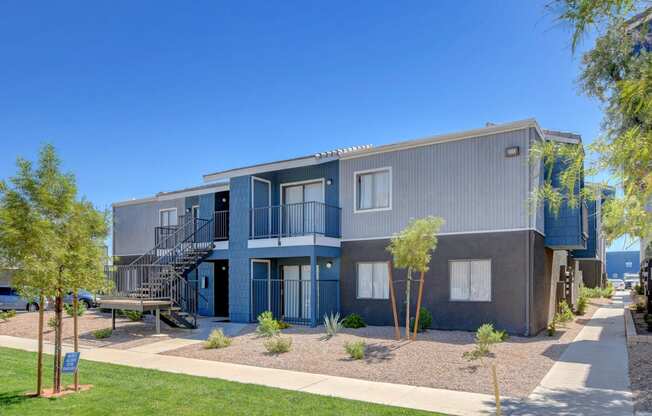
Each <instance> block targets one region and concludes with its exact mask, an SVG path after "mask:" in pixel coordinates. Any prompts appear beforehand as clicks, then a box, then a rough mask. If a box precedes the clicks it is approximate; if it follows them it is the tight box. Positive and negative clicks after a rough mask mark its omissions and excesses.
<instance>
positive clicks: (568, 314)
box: [555, 300, 573, 325]
mask: <svg viewBox="0 0 652 416" xmlns="http://www.w3.org/2000/svg"><path fill="white" fill-rule="evenodd" d="M572 320H573V311H572V310H571V308H570V306H568V303H567V302H566V301H565V300H562V301H560V302H559V312H557V314H556V315H555V321H556V323H557V324H561V325H564V324H566V323H568V322H571V321H572Z"/></svg>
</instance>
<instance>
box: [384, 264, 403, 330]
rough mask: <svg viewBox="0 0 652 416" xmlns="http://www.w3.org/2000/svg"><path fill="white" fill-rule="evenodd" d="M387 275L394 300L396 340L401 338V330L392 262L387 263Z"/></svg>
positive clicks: (390, 294) (390, 293) (392, 300)
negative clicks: (399, 327)
mask: <svg viewBox="0 0 652 416" xmlns="http://www.w3.org/2000/svg"><path fill="white" fill-rule="evenodd" d="M387 276H388V277H389V296H390V297H391V302H392V313H393V314H394V333H395V334H396V340H397V341H400V340H401V331H400V330H399V329H398V314H397V313H396V296H395V295H394V281H393V280H392V262H391V261H390V262H388V263H387Z"/></svg>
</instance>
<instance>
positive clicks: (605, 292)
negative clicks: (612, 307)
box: [602, 282, 615, 299]
mask: <svg viewBox="0 0 652 416" xmlns="http://www.w3.org/2000/svg"><path fill="white" fill-rule="evenodd" d="M614 291H615V289H614V285H613V283H611V282H607V285H606V286H605V287H604V288H603V289H602V296H603V297H605V298H607V299H611V297H612V296H613V295H614Z"/></svg>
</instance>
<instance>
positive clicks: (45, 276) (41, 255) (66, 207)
mask: <svg viewBox="0 0 652 416" xmlns="http://www.w3.org/2000/svg"><path fill="white" fill-rule="evenodd" d="M17 166H18V172H17V174H16V176H14V177H11V178H10V179H9V180H8V181H0V229H1V230H2V232H1V233H0V253H2V256H3V260H4V262H6V263H7V264H8V265H10V266H11V267H14V268H15V269H16V272H15V274H14V276H13V285H14V286H15V287H16V288H17V289H18V291H19V292H20V293H21V294H22V295H24V296H28V297H32V296H36V297H38V298H39V305H43V304H44V299H45V298H46V297H54V298H55V306H54V308H55V320H54V321H55V354H54V367H53V391H54V392H55V393H58V392H60V391H61V365H62V357H61V355H62V351H61V345H62V325H63V296H64V294H65V293H67V292H68V291H71V290H77V289H78V288H80V287H83V286H87V287H89V288H91V289H93V288H95V287H97V286H96V283H97V284H98V285H99V284H100V283H99V282H100V281H101V282H103V281H104V279H103V277H102V276H101V267H102V265H103V264H104V261H105V259H104V257H105V254H104V250H103V249H102V246H101V244H102V241H103V240H104V238H106V235H107V232H108V226H107V216H106V214H102V213H100V212H98V211H97V210H95V209H94V208H93V207H92V205H91V204H89V203H88V202H87V201H84V200H77V188H76V185H75V179H74V176H73V175H72V174H70V173H63V172H61V162H60V160H59V158H58V157H57V155H56V153H55V150H54V147H53V146H51V145H46V146H44V147H43V149H42V150H41V152H40V155H39V161H38V166H37V167H36V168H35V167H33V165H32V163H31V162H29V161H27V160H25V159H22V158H19V159H18V161H17ZM43 309H44V308H42V307H39V325H38V339H39V348H38V351H39V353H38V358H37V383H36V384H37V389H36V393H37V395H40V394H41V393H42V390H43V385H42V362H43V361H42V351H43V320H44V316H43Z"/></svg>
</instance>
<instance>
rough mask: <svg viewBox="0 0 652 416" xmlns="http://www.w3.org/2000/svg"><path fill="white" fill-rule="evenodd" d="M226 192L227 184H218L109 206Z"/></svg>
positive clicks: (139, 203) (119, 202)
mask: <svg viewBox="0 0 652 416" xmlns="http://www.w3.org/2000/svg"><path fill="white" fill-rule="evenodd" d="M203 186H205V185H203ZM228 190H229V184H228V183H227V184H219V185H215V186H212V187H206V188H201V189H190V190H187V191H184V190H180V191H170V192H161V193H159V194H157V195H154V196H148V197H144V198H137V199H130V200H127V201H118V202H114V203H112V204H111V206H112V207H114V208H118V207H124V206H129V205H141V204H146V203H148V202H159V201H170V200H174V199H183V198H186V197H189V196H197V195H204V194H210V193H214V192H220V191H228Z"/></svg>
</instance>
